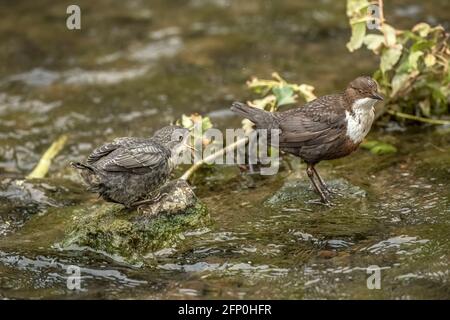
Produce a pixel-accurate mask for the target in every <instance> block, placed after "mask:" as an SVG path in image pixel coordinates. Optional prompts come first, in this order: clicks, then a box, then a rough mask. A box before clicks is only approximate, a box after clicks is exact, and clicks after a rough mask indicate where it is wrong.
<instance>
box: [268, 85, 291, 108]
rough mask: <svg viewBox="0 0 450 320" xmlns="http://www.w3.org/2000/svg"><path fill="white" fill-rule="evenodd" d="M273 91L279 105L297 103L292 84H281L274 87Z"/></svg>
mask: <svg viewBox="0 0 450 320" xmlns="http://www.w3.org/2000/svg"><path fill="white" fill-rule="evenodd" d="M273 93H274V94H275V97H276V98H277V105H278V106H282V105H285V104H292V103H295V102H296V100H295V95H294V90H293V89H292V88H291V87H290V86H280V87H275V88H273Z"/></svg>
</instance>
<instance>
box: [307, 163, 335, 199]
mask: <svg viewBox="0 0 450 320" xmlns="http://www.w3.org/2000/svg"><path fill="white" fill-rule="evenodd" d="M312 170H313V171H314V174H315V175H316V177H317V180H319V184H320V187H321V188H322V189H325V191H326V192H328V193H330V194H331V193H333V191H332V190H331V189H330V188H329V187H328V186H327V184H326V183H325V181H323V179H322V177H321V176H320V174H319V173H318V172H317V170H316V168H315V167H314V166H312Z"/></svg>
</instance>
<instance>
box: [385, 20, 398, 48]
mask: <svg viewBox="0 0 450 320" xmlns="http://www.w3.org/2000/svg"><path fill="white" fill-rule="evenodd" d="M381 32H383V34H384V37H385V41H386V43H385V44H386V46H387V47H392V46H395V44H396V43H397V36H396V34H395V29H394V28H393V27H391V26H390V25H388V24H386V23H385V24H383V26H382V27H381Z"/></svg>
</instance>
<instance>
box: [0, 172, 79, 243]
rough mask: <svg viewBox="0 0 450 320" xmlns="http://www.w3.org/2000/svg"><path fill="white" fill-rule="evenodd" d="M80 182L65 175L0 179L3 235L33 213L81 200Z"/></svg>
mask: <svg viewBox="0 0 450 320" xmlns="http://www.w3.org/2000/svg"><path fill="white" fill-rule="evenodd" d="M81 195H82V191H81V189H80V187H79V186H77V185H76V184H74V183H73V182H71V181H69V180H65V179H31V180H24V179H13V178H8V179H4V180H2V181H1V182H0V212H1V214H0V235H2V234H5V233H7V232H9V231H12V230H14V229H17V228H18V227H20V226H22V225H23V224H24V223H25V221H26V220H27V219H28V218H29V217H30V215H32V214H43V213H45V212H46V211H47V209H48V208H51V207H63V206H67V205H71V204H74V203H76V202H78V201H80V197H81Z"/></svg>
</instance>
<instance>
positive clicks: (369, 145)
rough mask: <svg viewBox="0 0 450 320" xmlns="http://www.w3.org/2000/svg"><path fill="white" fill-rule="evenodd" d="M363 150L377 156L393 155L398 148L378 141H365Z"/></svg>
mask: <svg viewBox="0 0 450 320" xmlns="http://www.w3.org/2000/svg"><path fill="white" fill-rule="evenodd" d="M361 148H364V149H366V150H369V151H370V152H371V153H372V154H375V155H383V154H392V153H396V152H397V148H396V147H394V146H393V145H392V144H389V143H385V142H381V141H377V140H368V141H365V142H363V143H362V144H361Z"/></svg>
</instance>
